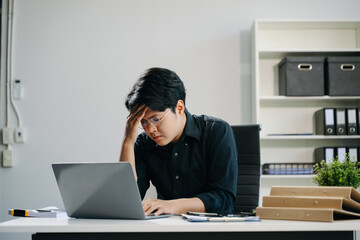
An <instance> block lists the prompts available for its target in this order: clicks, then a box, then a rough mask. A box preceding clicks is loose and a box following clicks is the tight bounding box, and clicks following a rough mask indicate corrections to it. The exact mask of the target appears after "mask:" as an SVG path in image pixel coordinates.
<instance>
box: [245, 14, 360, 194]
mask: <svg viewBox="0 0 360 240" xmlns="http://www.w3.org/2000/svg"><path fill="white" fill-rule="evenodd" d="M252 30H253V39H252V43H253V46H252V48H253V49H252V50H253V59H252V60H253V62H252V66H253V97H254V99H253V103H254V106H253V109H254V111H253V122H254V123H259V124H261V125H262V131H261V135H260V136H261V158H262V164H264V163H282V162H284V163H285V162H294V163H296V162H313V152H314V149H315V148H317V147H323V146H360V141H359V140H360V135H356V136H319V135H297V136H272V135H270V136H269V134H295V133H297V134H299V133H303V134H309V133H313V132H314V124H313V122H314V120H313V118H314V113H315V112H316V111H317V110H319V109H321V108H325V107H332V108H336V107H345V108H346V107H360V96H359V97H346V96H344V97H331V96H320V97H287V96H280V95H279V73H278V63H279V62H280V61H281V60H282V59H283V58H284V57H285V56H360V19H358V20H339V21H336V20H321V21H320V20H256V21H255V22H254V24H253V29H252ZM311 178H312V175H303V176H301V177H300V176H297V177H293V176H289V175H284V176H274V175H269V176H262V187H264V186H265V187H269V186H271V185H273V184H272V183H270V182H269V181H274V182H275V183H276V184H278V183H283V184H292V185H297V184H298V185H311V184H312V181H311ZM289 181H290V182H289ZM296 181H297V182H296ZM265 192H266V191H265Z"/></svg>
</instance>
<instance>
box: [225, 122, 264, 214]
mask: <svg viewBox="0 0 360 240" xmlns="http://www.w3.org/2000/svg"><path fill="white" fill-rule="evenodd" d="M231 127H232V129H233V132H234V137H235V142H236V147H237V151H238V182H237V191H236V204H235V210H236V213H240V212H254V211H255V209H256V207H257V206H258V205H259V191H260V175H261V174H260V166H261V163H260V130H261V127H260V125H237V126H231Z"/></svg>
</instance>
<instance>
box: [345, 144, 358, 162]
mask: <svg viewBox="0 0 360 240" xmlns="http://www.w3.org/2000/svg"><path fill="white" fill-rule="evenodd" d="M347 152H348V153H349V157H350V161H353V162H358V161H359V155H358V148H357V147H348V149H347Z"/></svg>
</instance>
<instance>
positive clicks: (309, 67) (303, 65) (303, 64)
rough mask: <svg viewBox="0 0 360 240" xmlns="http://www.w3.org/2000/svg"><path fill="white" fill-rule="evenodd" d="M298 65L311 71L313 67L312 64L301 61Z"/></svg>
mask: <svg viewBox="0 0 360 240" xmlns="http://www.w3.org/2000/svg"><path fill="white" fill-rule="evenodd" d="M297 67H298V69H299V70H300V71H310V70H311V69H312V64H310V63H300V64H299V65H298V66H297Z"/></svg>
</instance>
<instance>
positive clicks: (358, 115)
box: [356, 108, 360, 135]
mask: <svg viewBox="0 0 360 240" xmlns="http://www.w3.org/2000/svg"><path fill="white" fill-rule="evenodd" d="M356 120H357V130H358V134H359V135H360V108H357V109H356Z"/></svg>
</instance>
